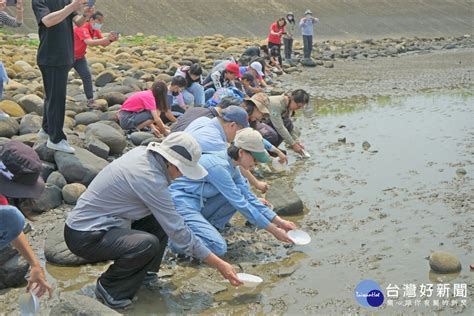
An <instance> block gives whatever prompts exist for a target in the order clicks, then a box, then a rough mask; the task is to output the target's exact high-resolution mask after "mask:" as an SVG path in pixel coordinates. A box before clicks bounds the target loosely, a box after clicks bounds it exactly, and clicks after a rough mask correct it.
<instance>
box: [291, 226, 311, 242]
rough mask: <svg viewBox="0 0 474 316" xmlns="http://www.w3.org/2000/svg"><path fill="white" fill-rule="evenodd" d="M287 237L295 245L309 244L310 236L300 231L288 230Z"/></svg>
mask: <svg viewBox="0 0 474 316" xmlns="http://www.w3.org/2000/svg"><path fill="white" fill-rule="evenodd" d="M288 237H290V239H291V240H293V242H294V243H295V245H301V246H302V245H307V244H309V243H310V242H311V236H310V235H308V233H307V232H304V231H302V230H290V231H289V232H288Z"/></svg>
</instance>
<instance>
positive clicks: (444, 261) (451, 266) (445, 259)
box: [430, 251, 461, 273]
mask: <svg viewBox="0 0 474 316" xmlns="http://www.w3.org/2000/svg"><path fill="white" fill-rule="evenodd" d="M430 267H431V270H433V271H434V272H438V273H456V272H459V271H461V262H460V261H459V259H458V258H457V257H456V256H455V255H452V254H450V253H448V252H444V251H437V252H433V253H432V254H431V256H430Z"/></svg>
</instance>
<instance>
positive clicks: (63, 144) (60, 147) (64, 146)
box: [46, 138, 76, 154]
mask: <svg viewBox="0 0 474 316" xmlns="http://www.w3.org/2000/svg"><path fill="white" fill-rule="evenodd" d="M46 147H48V148H49V149H52V150H57V151H62V152H65V153H68V154H74V153H75V152H76V150H75V149H74V148H72V147H71V145H69V143H68V142H67V140H65V139H63V140H61V141H60V142H59V143H57V144H55V143H53V142H52V141H51V140H50V139H49V138H48V143H47V144H46Z"/></svg>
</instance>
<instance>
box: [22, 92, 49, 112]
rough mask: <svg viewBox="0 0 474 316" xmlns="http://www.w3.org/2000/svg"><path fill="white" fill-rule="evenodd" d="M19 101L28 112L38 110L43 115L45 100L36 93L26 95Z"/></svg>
mask: <svg viewBox="0 0 474 316" xmlns="http://www.w3.org/2000/svg"><path fill="white" fill-rule="evenodd" d="M19 103H20V105H21V107H22V108H23V110H25V112H26V113H31V112H36V114H38V115H43V109H44V101H43V99H41V98H40V97H39V96H37V95H36V94H28V95H25V96H24V97H22V98H21V99H20V100H19Z"/></svg>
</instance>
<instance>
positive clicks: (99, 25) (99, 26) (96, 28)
mask: <svg viewBox="0 0 474 316" xmlns="http://www.w3.org/2000/svg"><path fill="white" fill-rule="evenodd" d="M102 25H103V24H100V23H94V24H93V25H92V28H93V29H95V30H100V29H101V28H102Z"/></svg>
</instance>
